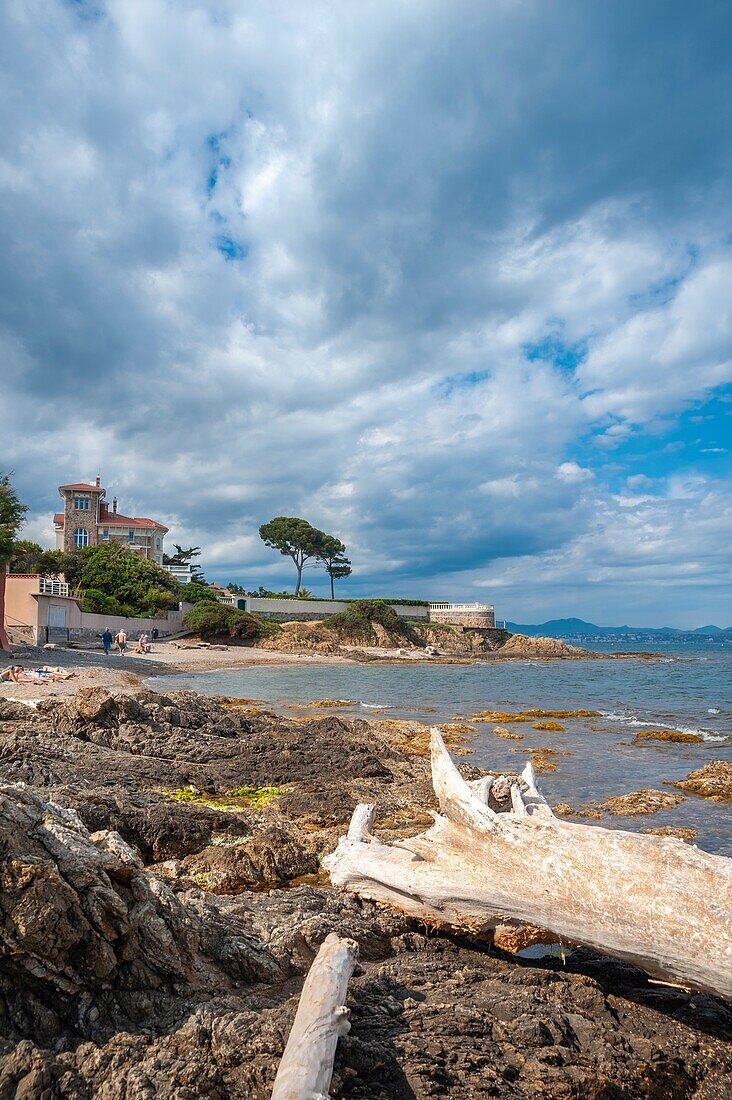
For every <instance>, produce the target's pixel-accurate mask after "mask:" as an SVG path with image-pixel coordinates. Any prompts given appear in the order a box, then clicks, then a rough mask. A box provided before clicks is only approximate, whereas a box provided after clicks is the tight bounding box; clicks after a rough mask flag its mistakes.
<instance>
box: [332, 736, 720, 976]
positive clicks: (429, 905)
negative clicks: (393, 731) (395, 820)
mask: <svg viewBox="0 0 732 1100" xmlns="http://www.w3.org/2000/svg"><path fill="white" fill-rule="evenodd" d="M432 782H433V786H434V789H435V793H436V795H437V798H438V800H439V803H440V807H441V809H442V815H438V814H435V815H434V817H435V822H434V825H432V827H431V828H430V829H428V830H427V832H425V833H422V834H421V835H420V836H416V837H413V838H411V839H409V840H402V841H400V842H399V843H398V844H393V845H388V844H383V843H381V842H380V841H379V840H377V839H376V838H374V837H373V836H372V835H371V833H370V829H371V822H372V817H373V807H367V806H359V807H357V809H356V812H355V813H354V815H353V820H352V822H351V827H350V829H349V831H348V836H346V837H343V838H342V839H341V841H340V842H339V844H338V847H337V849H336V851H335V852H333V853H332V854H331V855H330V856H328V857H327V858H326V859H325V860H324V865H325V867H326V868H327V869H328V871H329V872H330V877H331V880H332V881H333V883H334V884H335V885H336V886H341V887H344V888H345V889H347V890H350V891H352V892H353V893H356V894H359V895H360V896H361V897H365V898H371V899H373V900H374V901H377V902H381V903H384V904H387V905H390V906H392V907H394V908H396V909H399V910H401V911H402V912H404V913H408V914H409V915H411V916H414V917H418V918H420V919H422V920H424V921H425V922H427V923H431V924H434V925H442V926H448V927H451V928H457V929H461V930H464V931H470V932H483V931H487V930H489V929H494V928H496V927H498V926H504V927H505V926H507V925H508V926H509V927H518V926H521V925H526V924H531V925H535V926H537V927H538V928H541V929H547V930H549V931H551V932H552V933H554V934H555V935H556V936H557V938H562V939H566V940H568V941H570V942H574V943H579V944H585V945H587V946H590V947H595V948H598V949H599V950H600V951H606V952H608V953H609V954H612V955H616V956H619V957H620V958H623V959H628V960H629V961H631V962H633V963H635V964H636V965H638V966H640V967H642V968H643V969H644V970H646V971H647V972H648V973H649V974H651V975H653V976H654V977H659V978H663V979H667V980H670V981H676V982H682V983H685V984H687V985H690V986H692V987H694V988H696V989H704V990H708V991H710V992H714V993H718V994H720V995H722V996H725V997H730V998H732V912H731V909H732V860H729V859H726V858H725V857H724V856H715V855H711V854H709V853H708V852H703V851H701V850H699V849H698V848H695V847H692V846H690V845H687V844H684V843H683V842H682V841H680V840H676V839H675V838H672V837H660V836H653V835H642V834H639V833H630V832H622V831H620V830H615V829H603V828H600V827H598V826H596V825H578V824H571V823H569V822H567V821H562V820H560V819H558V818H556V817H554V815H553V813H552V811H551V809H550V807H549V805H548V804H547V802H546V800H545V798H544V797H543V795H542V794H541V791H540V790H539V787H538V785H537V782H536V779H535V776H534V771H533V768H532V767H531V764H527V765H526V768H525V769H524V771H523V773H522V775H521V777H518V776H513V777H511V776H499V777H498V778H495V779H493V778H491V777H487V778H485V779H481V780H478V782H477V783H472V784H471V783H468V782H466V781H465V780H464V779H463V777H462V776H461V775H460V773H459V772H458V770H457V768H456V767H455V765H454V764H453V762H452V760H451V759H450V756H449V754H448V752H447V751H446V749H445V746H444V743H443V741H442V737H441V736H440V733H439V730H437V729H433V730H432Z"/></svg>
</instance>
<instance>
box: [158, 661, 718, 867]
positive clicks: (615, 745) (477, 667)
mask: <svg viewBox="0 0 732 1100" xmlns="http://www.w3.org/2000/svg"><path fill="white" fill-rule="evenodd" d="M621 644H622V643H621ZM608 648H610V646H608ZM654 648H658V649H660V648H661V647H660V646H659V645H658V643H654ZM618 649H619V645H618V643H615V644H613V645H612V650H613V651H614V652H617V651H618ZM149 683H150V686H153V687H155V688H156V689H158V690H161V691H162V690H166V691H167V690H172V689H174V688H190V689H192V690H195V691H198V692H200V693H202V694H204V695H233V696H245V697H249V698H256V699H257V700H261V701H262V703H263V704H265V705H266V706H267V707H269V708H270V709H273V710H275V711H278V712H281V713H283V714H303V713H310V714H313V712H312V711H310V712H308V711H305V710H303V706H302V705H303V704H305V703H308V702H313V701H316V700H319V699H339V700H350V701H351V705H350V706H348V707H339V708H337V709H335V710H334V711H333V713H337V714H339V715H341V716H343V717H350V718H354V717H361V718H374V717H377V716H381V717H390V718H412V719H417V720H421V721H425V722H444V721H448V720H454V719H462V720H465V719H468V720H469V719H470V717H471V716H472V715H473V714H474V713H475V712H476V711H479V710H493V711H510V712H515V711H520V710H525V709H528V708H533V709H541V710H577V709H583V710H593V711H597V712H599V713H598V717H594V718H569V719H561V720H560V721H561V724H562V725H563V726H564V727H565V731H564V732H561V733H560V732H548V731H540V730H535V729H534V728H533V724H532V723H531V722H524V723H516V724H513V723H508V726H509V728H510V729H511V730H512V731H513V732H516V733H521V734H522V735H523V739H522V740H521V741H506V740H502V739H499V738H498V737H496V736H495V735H494V734H493V732H492V730H493V725H494V724H495V723H486V724H481V723H476V724H475V729H476V733H475V735H474V736H473V737H472V738H471V739H470V743H469V748H471V749H472V750H473V751H472V753H471V755H470V756H469V757H467V759H469V761H470V763H472V764H475V765H477V766H478V767H483V768H486V769H492V770H496V769H500V770H502V771H512V772H515V771H518V770H520V769H521V767H522V766H523V763H524V761H525V759H526V756H527V751H526V750H527V749H528V748H538V747H549V748H552V749H554V750H555V751H558V752H562V753H567V754H568V755H560V756H555V757H552V758H551V759H552V760H553V761H554V762H555V763H556V764H557V769H556V771H553V772H548V773H546V774H544V775H541V776H540V783H541V786H542V789H543V791H544V794H545V795H546V797H547V798H548V800H549V801H550V803H556V802H569V803H570V804H571V805H572V806H575V807H577V806H581V805H586V804H588V803H592V802H597V801H601V800H603V799H605V798H607V797H608V796H610V795H619V794H626V793H627V792H629V791H634V790H639V789H642V788H648V787H651V788H654V789H656V790H667V791H673V790H674V788H673V787H672V786H669V784H670V783H673V782H674V781H676V780H678V779H683V778H684V777H685V776H686V775H687V774H688V773H689V772H690V771H693V770H695V769H696V768H699V767H701V766H702V765H703V764H705V763H708V762H709V761H711V760H729V759H730V758H731V753H732V647H729V646H727V647H725V646H723V645H720V644H718V645H709V646H704V645H700V644H697V645H693V646H678V645H664V646H663V647H662V655H661V656H660V657H659V658H657V659H653V660H647V659H637V658H632V657H629V658H623V659H620V660H607V659H602V658H600V659H596V660H593V659H589V660H577V661H523V660H511V661H493V662H491V661H485V662H476V663H473V664H466V665H457V664H455V665H451V664H444V665H443V664H434V663H431V662H429V663H428V662H424V663H422V662H418V661H406V660H405V661H399V662H394V663H388V664H381V663H376V664H374V663H369V664H357V663H345V662H344V663H338V664H326V663H317V662H315V661H313V663H312V664H310V663H298V664H266V665H265V664H261V665H251V666H248V667H246V668H240V669H221V670H217V671H213V672H203V673H191V674H185V675H184V674H181V675H170V676H165V677H161V678H155V679H152V680H150V681H149ZM328 712H329V711H328V709H327V708H326V709H324V710H322V711H321V710H319V711H316V712H314V713H315V714H318V715H320V714H327V713H328ZM649 728H660V729H668V730H678V731H680V732H688V733H695V734H697V735H699V736H701V737H702V738H703V740H702V741H701V742H699V743H693V744H675V743H673V742H666V741H651V740H648V741H641V742H634V736H635V734H636V733H638V732H639V731H641V730H643V729H649ZM679 793H683V794H684V795H685V798H684V801H683V802H681V803H680V804H679V805H677V806H675V807H672V808H669V809H666V810H662V811H660V812H659V813H656V814H653V815H650V816H649V815H643V816H637V817H614V816H611V815H609V814H607V813H606V814H604V815H603V819H602V823H603V825H605V826H607V827H610V828H625V829H643V828H655V827H659V826H662V825H674V826H679V825H681V826H690V827H692V828H694V829H696V830H697V840H696V842H697V844H698V845H699V846H700V847H703V848H706V849H707V850H709V851H717V852H723V853H724V854H726V855H730V856H732V804H730V803H718V802H712V801H710V800H708V799H704V798H700V797H697V796H696V795H693V794H690V793H688V792H679ZM577 820H582V819H581V818H580V819H577Z"/></svg>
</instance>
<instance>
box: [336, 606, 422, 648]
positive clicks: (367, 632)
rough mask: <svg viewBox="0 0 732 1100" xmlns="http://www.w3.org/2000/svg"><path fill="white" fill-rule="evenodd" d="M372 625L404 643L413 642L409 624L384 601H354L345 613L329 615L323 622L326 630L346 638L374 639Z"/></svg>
mask: <svg viewBox="0 0 732 1100" xmlns="http://www.w3.org/2000/svg"><path fill="white" fill-rule="evenodd" d="M374 623H379V625H380V626H382V627H383V628H384V630H386V631H388V632H389V634H391V635H393V636H396V637H398V638H404V639H405V640H406V641H410V642H413V641H415V634H414V631H413V629H412V627H411V626H410V625H409V623H407V622H405V621H404V619H401V618H400V617H399V616H398V615H397V613H396V611H395V610H394V608H393V607H390V606H389V604H388V603H385V602H384V600H354V601H353V603H351V604H350V605H349V606H348V607H347V608H346V610H345V611H339V612H338V614H337V615H331V616H330V618H329V619H328V620H327V621H326V622H325V624H324V625H325V626H326V627H327V628H328V630H335V631H336V632H337V633H338V634H341V635H343V636H344V637H347V638H353V639H360V638H365V639H368V640H369V641H370V640H371V639H373V638H374V637H375V631H374V628H373V624H374Z"/></svg>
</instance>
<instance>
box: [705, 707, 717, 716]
mask: <svg viewBox="0 0 732 1100" xmlns="http://www.w3.org/2000/svg"><path fill="white" fill-rule="evenodd" d="M707 714H719V707H710V708H709V710H708V711H707Z"/></svg>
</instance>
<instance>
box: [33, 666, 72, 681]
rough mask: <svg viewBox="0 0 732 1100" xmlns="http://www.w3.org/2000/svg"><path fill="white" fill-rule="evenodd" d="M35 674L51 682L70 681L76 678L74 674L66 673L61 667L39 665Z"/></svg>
mask: <svg viewBox="0 0 732 1100" xmlns="http://www.w3.org/2000/svg"><path fill="white" fill-rule="evenodd" d="M36 672H37V673H39V674H40V675H41V676H46V677H48V678H49V679H51V680H71V679H72V677H74V676H76V673H75V672H68V671H67V670H66V669H65V668H62V667H61V665H41V667H40V668H37V669H36Z"/></svg>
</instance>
